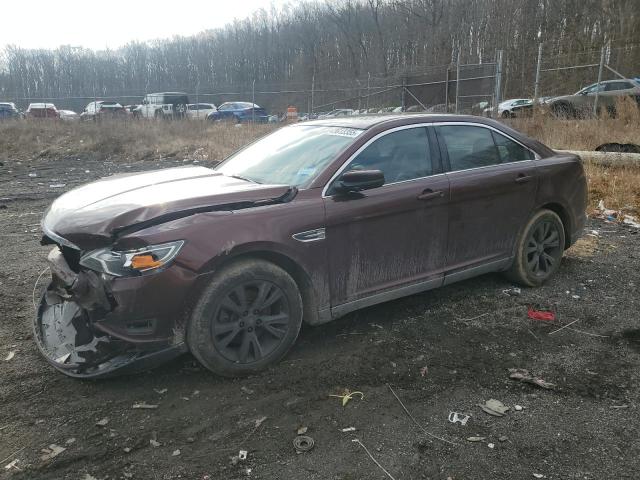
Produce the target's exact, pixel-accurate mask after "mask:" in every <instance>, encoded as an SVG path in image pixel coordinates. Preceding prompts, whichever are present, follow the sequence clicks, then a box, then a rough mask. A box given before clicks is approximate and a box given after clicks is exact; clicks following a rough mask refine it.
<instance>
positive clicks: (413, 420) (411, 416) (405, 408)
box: [387, 384, 458, 446]
mask: <svg viewBox="0 0 640 480" xmlns="http://www.w3.org/2000/svg"><path fill="white" fill-rule="evenodd" d="M387 387H389V390H391V393H392V394H393V396H394V397H396V400H398V403H399V404H400V406H401V407H402V409H403V410H404V413H406V414H407V416H408V417H409V418H410V419H411V421H412V422H413V423H415V424H416V426H417V427H418V428H419V429H420V430H422V431H423V432H424V433H425V435H428V436H430V437H431V438H435V439H436V440H440V441H441V442H445V443H448V444H450V445H456V446H457V445H458V444H457V443H455V442H451V441H449V440H446V439H444V438H441V437H438V436H436V435H434V434H433V433H430V432H427V430H426V429H425V428H424V427H423V426H422V425H420V424H419V423H418V421H417V420H416V419H415V418H414V416H413V415H411V412H409V410H408V409H407V407H405V405H404V403H402V400H400V397H399V396H398V395H397V394H396V392H395V391H394V390H393V388H391V385H389V384H387Z"/></svg>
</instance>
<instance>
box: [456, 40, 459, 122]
mask: <svg viewBox="0 0 640 480" xmlns="http://www.w3.org/2000/svg"><path fill="white" fill-rule="evenodd" d="M459 94H460V50H459V49H458V58H457V60H456V113H458V95H459Z"/></svg>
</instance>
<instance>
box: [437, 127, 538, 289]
mask: <svg viewBox="0 0 640 480" xmlns="http://www.w3.org/2000/svg"><path fill="white" fill-rule="evenodd" d="M435 129H436V132H437V136H438V141H439V143H440V146H441V152H442V154H443V158H444V160H445V164H446V165H448V169H449V173H447V177H448V178H449V182H450V187H451V201H450V210H449V215H450V216H449V242H448V248H447V254H446V263H447V271H448V273H447V278H448V279H449V277H450V276H451V279H452V280H453V279H456V280H459V279H460V278H459V276H458V277H456V276H454V275H450V274H452V273H455V272H456V271H461V270H468V269H471V268H473V267H480V268H482V267H488V268H487V270H492V269H495V268H500V267H501V266H502V265H500V262H503V263H505V265H506V264H508V263H509V261H510V258H511V256H512V254H513V249H514V245H515V241H516V238H517V235H518V233H519V231H520V229H521V228H522V227H523V226H524V225H525V223H526V222H527V220H528V218H529V217H530V215H531V213H532V209H533V207H534V205H535V196H536V190H537V183H538V177H537V172H536V167H535V162H534V161H533V159H534V158H535V157H534V154H533V152H531V151H530V150H529V149H527V148H526V147H524V146H522V145H520V144H519V143H517V142H515V141H514V140H512V139H510V138H507V137H506V136H505V135H502V134H501V133H499V132H497V131H496V130H494V129H490V128H488V127H485V126H482V125H468V124H466V125H455V124H452V125H446V124H445V125H440V126H436V127H435ZM492 265H493V268H492ZM496 266H497V267H496ZM447 283H448V280H447Z"/></svg>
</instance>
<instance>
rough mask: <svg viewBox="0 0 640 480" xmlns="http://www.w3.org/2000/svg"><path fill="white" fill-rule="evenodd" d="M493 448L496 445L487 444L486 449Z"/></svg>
mask: <svg viewBox="0 0 640 480" xmlns="http://www.w3.org/2000/svg"><path fill="white" fill-rule="evenodd" d="M495 446H496V445H495V444H494V443H489V444H487V447H489V448H494V447H495Z"/></svg>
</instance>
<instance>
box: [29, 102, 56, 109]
mask: <svg viewBox="0 0 640 480" xmlns="http://www.w3.org/2000/svg"><path fill="white" fill-rule="evenodd" d="M28 108H56V106H55V105H54V104H53V103H41V102H39V103H30V104H29V107H28Z"/></svg>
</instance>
